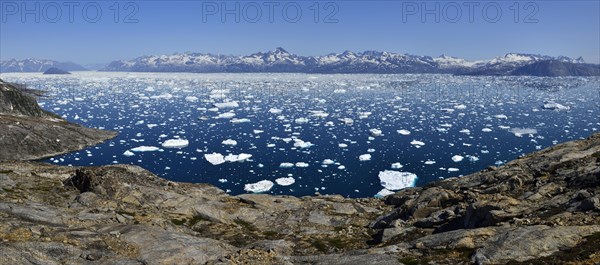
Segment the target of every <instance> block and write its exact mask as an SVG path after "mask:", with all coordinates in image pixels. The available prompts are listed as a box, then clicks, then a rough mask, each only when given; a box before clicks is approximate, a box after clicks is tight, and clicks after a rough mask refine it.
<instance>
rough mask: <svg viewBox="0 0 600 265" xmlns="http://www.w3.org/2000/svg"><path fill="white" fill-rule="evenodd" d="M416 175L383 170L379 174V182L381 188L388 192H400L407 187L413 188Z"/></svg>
mask: <svg viewBox="0 0 600 265" xmlns="http://www.w3.org/2000/svg"><path fill="white" fill-rule="evenodd" d="M416 180H417V175H415V174H414V173H410V172H400V171H394V170H384V171H380V172H379V181H380V183H381V186H383V187H384V188H386V189H388V190H400V189H404V188H408V187H414V186H415V182H416Z"/></svg>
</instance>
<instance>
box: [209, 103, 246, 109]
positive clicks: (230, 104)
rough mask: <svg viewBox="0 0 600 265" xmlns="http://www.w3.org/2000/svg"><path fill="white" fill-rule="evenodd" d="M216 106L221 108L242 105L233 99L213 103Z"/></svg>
mask: <svg viewBox="0 0 600 265" xmlns="http://www.w3.org/2000/svg"><path fill="white" fill-rule="evenodd" d="M213 105H214V106H215V107H216V108H219V109H227V108H237V107H239V106H240V105H239V104H238V103H237V101H231V102H221V103H215V104H213Z"/></svg>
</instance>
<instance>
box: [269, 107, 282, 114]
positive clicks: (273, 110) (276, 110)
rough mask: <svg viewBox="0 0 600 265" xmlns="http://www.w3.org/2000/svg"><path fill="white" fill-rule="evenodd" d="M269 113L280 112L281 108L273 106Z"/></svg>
mask: <svg viewBox="0 0 600 265" xmlns="http://www.w3.org/2000/svg"><path fill="white" fill-rule="evenodd" d="M269 113H271V114H280V113H281V110H280V109H276V108H271V109H269Z"/></svg>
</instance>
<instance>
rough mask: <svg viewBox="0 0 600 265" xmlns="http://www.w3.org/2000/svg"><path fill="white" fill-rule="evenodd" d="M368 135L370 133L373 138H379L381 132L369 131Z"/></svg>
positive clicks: (377, 130) (376, 130)
mask: <svg viewBox="0 0 600 265" xmlns="http://www.w3.org/2000/svg"><path fill="white" fill-rule="evenodd" d="M369 133H371V135H372V136H373V137H377V136H381V130H379V129H370V130H369Z"/></svg>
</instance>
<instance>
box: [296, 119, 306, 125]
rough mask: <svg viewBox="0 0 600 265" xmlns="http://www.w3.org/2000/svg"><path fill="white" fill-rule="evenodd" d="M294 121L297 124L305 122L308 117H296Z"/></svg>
mask: <svg viewBox="0 0 600 265" xmlns="http://www.w3.org/2000/svg"><path fill="white" fill-rule="evenodd" d="M294 122H295V123H297V124H305V123H307V122H308V119H307V118H297V119H295V120H294Z"/></svg>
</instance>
